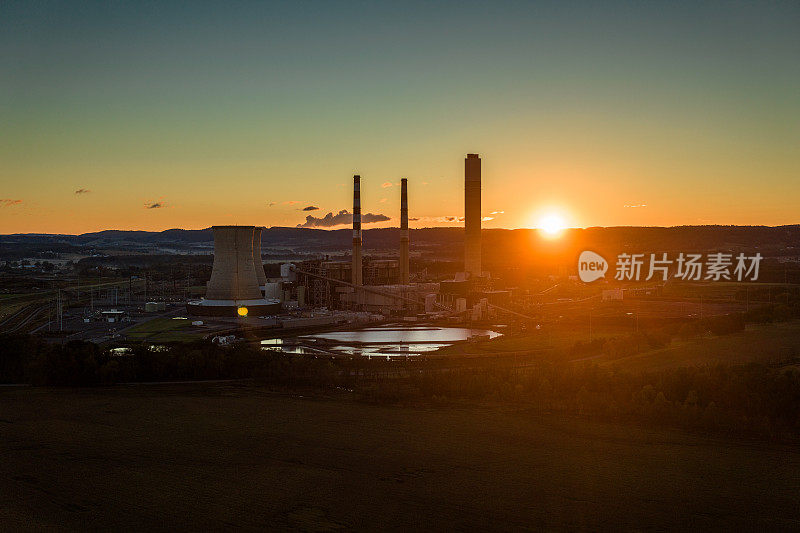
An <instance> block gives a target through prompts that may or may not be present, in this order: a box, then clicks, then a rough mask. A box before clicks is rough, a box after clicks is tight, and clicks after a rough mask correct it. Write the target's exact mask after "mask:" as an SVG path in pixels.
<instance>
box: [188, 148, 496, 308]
mask: <svg viewBox="0 0 800 533" xmlns="http://www.w3.org/2000/svg"><path fill="white" fill-rule="evenodd" d="M464 215H465V217H464V268H463V271H462V272H461V273H460V274H458V275H457V276H456V277H455V279H453V280H448V281H443V282H441V284H440V283H420V282H415V283H412V282H411V279H412V275H411V265H410V231H409V227H408V222H409V204H408V180H407V179H406V178H402V179H401V182H400V235H399V243H398V244H399V253H398V255H397V256H396V257H397V259H394V258H391V257H390V258H386V257H364V255H363V244H364V243H363V234H362V228H361V224H362V209H361V176H360V175H358V174H356V175H354V176H353V220H352V248H351V253H350V257H349V258H347V257H346V256H345V257H341V258H340V259H333V260H331V259H330V258H327V257H326V258H325V259H324V260H322V259H319V260H308V261H303V262H301V263H298V264H297V265H295V264H284V265H281V271H280V274H281V275H280V278H272V279H267V277H266V276H265V272H264V268H263V265H262V263H261V231H262V229H263V228H262V227H256V226H215V227H214V228H213V230H214V264H213V268H212V274H211V279H210V280H209V281H208V284H207V291H206V295H205V298H203V299H202V300H199V301H193V302H190V303H189V304H188V308H189V311H190V312H191V313H193V314H199V315H228V316H236V315H237V313H238V312H239V309H240V308H242V307H246V308H247V309H248V314H250V315H253V314H258V315H272V314H277V313H279V312H280V310H281V308H283V309H284V310H293V309H302V308H304V307H306V306H307V305H310V306H313V307H317V308H327V309H338V310H350V311H360V312H369V313H379V314H383V315H395V316H409V315H416V314H420V313H432V312H435V311H439V310H441V309H442V308H447V309H451V310H454V311H456V312H459V311H461V312H462V313H466V314H465V316H481V317H483V316H485V314H486V313H485V309H486V305H487V303H488V305H492V304H495V303H505V301H506V300H507V299H508V293H507V292H504V291H491V290H490V289H491V279H490V276H489V274H488V272H486V271H484V270H483V269H482V265H481V158H480V157H479V156H478V154H467V156H466V158H465V161H464ZM481 305H482V307H481ZM469 309H473V312H472V314H471V315H470V314H468V313H467V311H468V310H469Z"/></svg>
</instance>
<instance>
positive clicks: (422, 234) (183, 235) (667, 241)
mask: <svg viewBox="0 0 800 533" xmlns="http://www.w3.org/2000/svg"><path fill="white" fill-rule="evenodd" d="M463 231H464V230H463V228H422V229H413V230H411V242H412V246H413V247H415V248H426V247H435V246H439V247H442V248H443V251H444V249H447V250H448V251H450V250H454V249H456V248H458V247H459V246H460V245H461V242H462V241H461V239H462V235H463ZM351 235H352V233H351V230H350V229H349V228H343V229H337V230H321V229H309V228H295V227H272V228H268V229H266V230H264V232H263V233H262V243H263V246H264V247H273V248H280V247H286V248H299V249H307V250H311V251H327V250H330V251H333V250H346V249H348V248H349V247H350V243H351V238H352V237H351ZM399 239H400V233H399V229H398V228H375V229H367V230H365V231H364V247H365V248H367V249H392V248H396V247H397V243H398V241H399ZM212 242H213V234H212V231H211V228H206V229H200V230H185V229H169V230H165V231H160V232H151V231H123V230H105V231H99V232H93V233H84V234H82V235H58V234H53V235H47V234H13V235H3V236H0V247H7V246H9V245H12V246H13V245H15V244H18V245H32V244H37V245H47V244H53V245H56V244H66V245H72V246H82V247H86V246H90V247H108V246H124V245H126V244H127V245H137V246H147V245H161V246H176V247H186V246H189V247H191V246H193V245H198V244H205V245H210V244H211V243H212ZM483 242H484V246H485V247H486V248H487V249H492V250H497V251H504V250H508V251H513V253H514V254H515V255H516V254H519V255H526V254H527V253H542V251H546V250H551V251H552V250H553V249H558V250H560V251H561V252H564V251H567V250H579V249H594V250H597V251H603V250H607V251H611V250H614V251H625V250H631V251H637V252H657V251H668V252H678V251H685V252H691V251H701V250H712V249H719V250H724V249H750V250H769V251H770V252H771V255H788V256H795V255H800V225H789V226H775V227H770V226H675V227H632V226H620V227H607V228H602V227H591V228H585V229H572V230H569V231H567V232H566V233H565V235H564V236H563V237H562V238H561V239H559V240H558V241H543V240H542V239H541V238H539V237H538V235H537V234H536V231H535V230H530V229H516V230H507V229H484V230H483ZM520 258H522V257H520Z"/></svg>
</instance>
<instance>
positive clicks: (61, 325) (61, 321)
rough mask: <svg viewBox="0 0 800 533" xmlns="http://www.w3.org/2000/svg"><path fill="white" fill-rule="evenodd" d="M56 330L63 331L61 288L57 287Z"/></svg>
mask: <svg viewBox="0 0 800 533" xmlns="http://www.w3.org/2000/svg"><path fill="white" fill-rule="evenodd" d="M58 331H64V309H63V307H62V304H61V289H58Z"/></svg>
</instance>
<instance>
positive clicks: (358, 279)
mask: <svg viewBox="0 0 800 533" xmlns="http://www.w3.org/2000/svg"><path fill="white" fill-rule="evenodd" d="M362 279H363V278H362V270H361V176H358V175H356V176H353V267H352V282H353V285H355V286H360V285H361V284H362ZM359 300H360V298H359V293H357V294H356V301H359Z"/></svg>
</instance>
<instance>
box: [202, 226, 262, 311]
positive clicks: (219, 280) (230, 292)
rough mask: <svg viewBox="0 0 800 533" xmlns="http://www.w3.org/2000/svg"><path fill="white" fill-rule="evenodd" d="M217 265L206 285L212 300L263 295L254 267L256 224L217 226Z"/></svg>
mask: <svg viewBox="0 0 800 533" xmlns="http://www.w3.org/2000/svg"><path fill="white" fill-rule="evenodd" d="M212 229H213V230H214V266H213V267H212V269H211V279H210V280H209V282H208V284H207V285H206V299H208V300H254V299H258V298H261V289H259V287H258V278H257V277H256V270H255V268H253V239H254V234H255V226H214V227H213V228H212Z"/></svg>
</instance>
